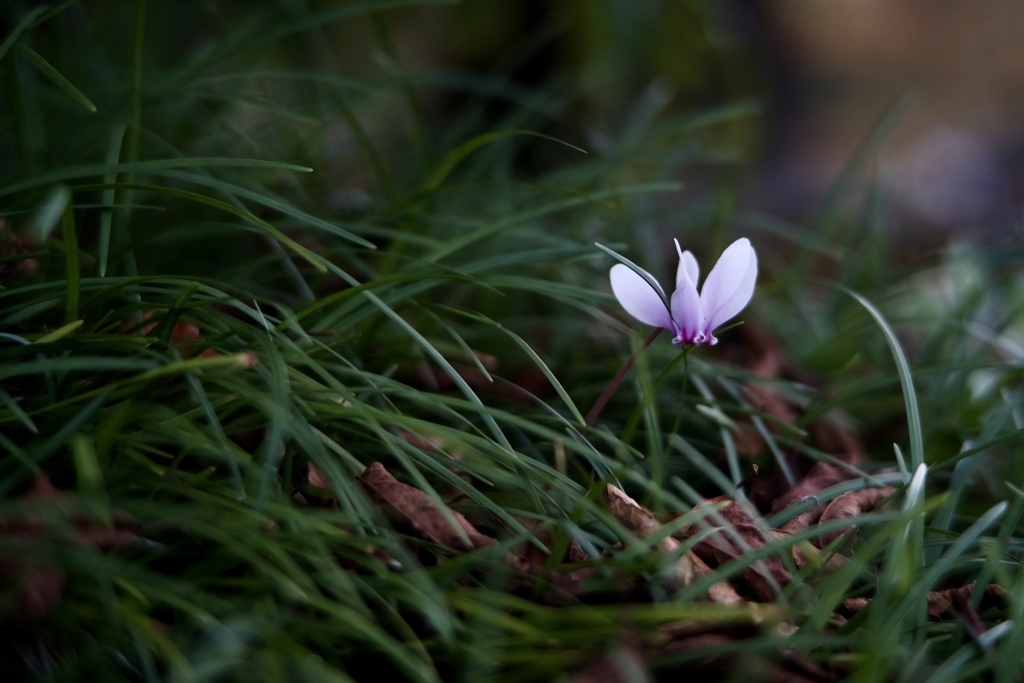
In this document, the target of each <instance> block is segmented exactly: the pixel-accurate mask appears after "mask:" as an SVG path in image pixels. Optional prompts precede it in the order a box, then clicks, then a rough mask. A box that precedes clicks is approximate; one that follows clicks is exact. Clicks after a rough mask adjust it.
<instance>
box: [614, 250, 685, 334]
mask: <svg viewBox="0 0 1024 683" xmlns="http://www.w3.org/2000/svg"><path fill="white" fill-rule="evenodd" d="M644 272H645V273H647V271H646V270H645V271H644ZM647 274H648V275H650V273H647ZM610 277H611V281H612V292H613V293H614V294H615V298H616V299H618V300H619V303H620V304H622V307H623V308H624V309H626V312H627V313H629V314H630V315H631V316H633V317H634V318H636V319H637V320H639V321H640V322H642V323H647V324H648V325H654V326H655V327H664V328H666V329H669V330H671V329H672V317H671V316H670V315H669V313H668V309H667V308H666V307H665V302H664V300H663V299H662V297H663V296H664V293H663V292H662V291H660V286H659V291H655V290H654V289H653V288H652V287H651V286H650V285H649V284H647V282H646V281H645V280H644V279H643V278H642V277H640V276H639V275H637V274H636V273H634V272H633V270H632V269H631V268H630V267H629V266H625V265H623V264H621V263H617V264H615V265H614V266H612V270H611V273H610ZM652 279H653V278H652Z"/></svg>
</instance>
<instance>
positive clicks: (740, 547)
mask: <svg viewBox="0 0 1024 683" xmlns="http://www.w3.org/2000/svg"><path fill="white" fill-rule="evenodd" d="M702 508H715V511H714V512H710V511H709V513H708V514H707V515H706V516H705V517H704V518H703V520H702V521H701V522H699V523H697V524H692V525H690V526H689V527H687V528H686V529H684V530H683V531H682V534H683V535H684V536H686V537H691V536H694V535H696V534H702V538H701V540H700V541H698V542H697V544H696V545H695V546H694V547H693V550H694V552H695V553H696V554H697V555H698V556H699V557H700V558H701V559H702V560H704V561H705V562H706V563H707V564H708V565H710V566H711V567H719V566H721V565H723V564H725V563H727V562H729V561H731V560H734V559H736V558H738V557H740V556H742V555H744V554H746V553H747V552H748V551H749V550H753V549H757V548H760V547H761V546H763V545H764V544H765V543H766V542H767V540H768V539H767V537H766V535H765V532H764V531H762V529H761V527H760V525H758V524H757V522H756V521H755V519H754V517H753V516H752V515H751V513H750V512H749V511H748V510H747V509H745V508H744V506H742V505H740V504H739V503H737V502H736V501H733V500H731V499H729V498H728V497H726V496H719V497H717V498H711V499H709V500H706V501H704V502H702V503H700V504H698V505H696V506H695V507H694V511H695V512H697V511H701V509H702ZM723 523H724V525H725V527H723V526H722V525H723ZM709 528H710V529H714V531H713V532H712V533H710V534H706V533H705V532H704V530H705V529H709ZM735 580H740V581H743V582H744V583H745V584H747V586H748V587H749V588H750V590H751V591H752V592H753V593H754V595H756V596H757V598H758V599H759V600H762V601H764V602H771V601H773V600H774V599H775V597H776V596H777V594H778V591H779V589H780V588H781V587H783V586H785V585H787V584H788V583H789V582H790V581H791V580H792V576H791V575H790V573H789V572H788V571H786V569H785V567H784V566H783V565H782V560H781V559H780V558H778V557H776V556H775V555H769V556H768V557H765V558H763V559H761V560H758V561H757V562H754V563H752V564H750V565H749V566H747V567H745V568H744V569H743V570H742V571H741V572H740V573H739V574H738V575H737V579H734V581H735Z"/></svg>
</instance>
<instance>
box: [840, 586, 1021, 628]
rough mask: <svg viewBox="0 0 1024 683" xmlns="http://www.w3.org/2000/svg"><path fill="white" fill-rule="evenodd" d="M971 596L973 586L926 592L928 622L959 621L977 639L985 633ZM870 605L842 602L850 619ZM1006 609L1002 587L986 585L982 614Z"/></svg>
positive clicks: (850, 600) (860, 601) (862, 600)
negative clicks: (956, 619)
mask: <svg viewBox="0 0 1024 683" xmlns="http://www.w3.org/2000/svg"><path fill="white" fill-rule="evenodd" d="M973 593H974V584H968V585H966V586H957V587H956V588H946V589H944V590H939V591H931V592H929V593H928V619H929V620H931V621H949V620H950V619H954V618H959V619H960V620H961V621H962V622H963V624H964V626H965V627H966V628H967V630H968V632H970V634H971V636H972V637H974V638H976V637H977V636H979V635H981V634H982V633H984V632H985V625H984V624H983V623H982V621H981V619H980V618H979V617H978V614H977V612H976V611H975V610H974V606H973V605H972V604H971V596H972V595H973ZM870 604H871V600H870V599H869V598H848V599H846V600H843V610H844V612H846V614H847V615H850V616H852V615H853V614H856V613H857V612H859V611H861V610H862V609H864V608H865V607H867V606H868V605H870ZM1007 606H1008V603H1007V599H1006V591H1005V590H1004V589H1003V588H1002V587H1001V586H997V585H996V584H989V585H988V586H986V587H985V594H984V595H983V596H982V598H981V609H982V611H984V610H987V609H992V608H997V609H1005V608H1006V607H1007Z"/></svg>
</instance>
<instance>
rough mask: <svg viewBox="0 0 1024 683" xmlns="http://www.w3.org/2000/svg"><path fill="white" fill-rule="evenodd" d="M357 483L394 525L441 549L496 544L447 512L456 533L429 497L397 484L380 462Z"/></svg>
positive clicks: (406, 485)
mask: <svg viewBox="0 0 1024 683" xmlns="http://www.w3.org/2000/svg"><path fill="white" fill-rule="evenodd" d="M359 481H360V482H361V483H362V484H363V486H364V487H365V488H366V490H367V491H368V492H369V494H370V495H371V496H372V497H373V499H374V500H375V501H377V503H378V504H380V505H381V506H383V507H384V509H385V510H386V511H387V512H388V513H389V514H390V516H391V517H392V518H393V519H394V521H395V522H396V523H398V524H400V525H402V526H404V527H408V528H412V529H413V530H415V531H416V532H417V533H418V534H419V535H420V536H422V537H423V538H425V539H427V540H429V541H432V542H434V543H436V544H438V545H440V546H444V547H445V548H448V549H450V550H469V549H474V548H482V547H484V546H488V545H492V544H494V543H497V540H496V539H494V538H491V537H490V536H487V535H485V534H482V533H480V532H479V531H477V530H476V528H475V527H474V526H473V525H472V524H470V523H469V521H468V520H466V518H465V517H464V516H463V515H462V514H461V513H459V512H456V511H455V510H451V509H449V510H448V512H449V514H450V515H451V518H452V519H454V520H455V523H456V524H457V525H458V527H459V529H458V530H456V529H455V528H454V527H453V526H452V524H451V522H450V521H449V518H448V516H446V515H445V514H444V513H443V512H442V511H441V510H440V509H439V508H438V507H437V506H436V505H435V504H434V501H432V500H431V499H430V496H428V495H427V494H426V493H424V492H423V491H420V490H419V489H418V488H415V487H413V486H409V485H408V484H403V483H402V482H400V481H398V480H397V479H395V478H394V477H393V476H391V473H390V472H388V471H387V470H386V469H385V468H384V466H383V465H382V464H380V463H379V462H375V463H373V464H371V465H370V466H369V467H367V468H366V471H364V472H363V474H362V475H361V476H360V477H359ZM459 531H461V532H462V533H459ZM467 541H468V543H467Z"/></svg>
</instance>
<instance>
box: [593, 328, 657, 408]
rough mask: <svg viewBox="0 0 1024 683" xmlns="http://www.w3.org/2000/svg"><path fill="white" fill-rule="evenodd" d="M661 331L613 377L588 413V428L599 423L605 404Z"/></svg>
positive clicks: (649, 339)
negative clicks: (598, 419)
mask: <svg viewBox="0 0 1024 683" xmlns="http://www.w3.org/2000/svg"><path fill="white" fill-rule="evenodd" d="M661 331H662V328H660V327H659V328H658V329H656V330H654V331H653V332H651V334H650V335H648V337H647V339H645V340H644V343H643V344H641V345H640V348H639V349H637V350H636V351H634V352H633V355H632V356H630V357H629V359H628V360H627V361H626V362H625V363H623V364H622V367H621V368H619V371H618V372H617V373H615V377H613V378H612V381H611V382H609V383H608V386H606V387H605V388H604V391H603V392H602V393H601V396H600V397H599V398H598V399H597V402H596V403H594V407H593V408H591V409H590V412H589V413H587V426H588V427H589V426H592V425H593V424H594V423H595V422H596V421H597V418H598V416H599V415H600V414H601V411H602V410H604V406H605V404H606V403H608V399H610V398H611V397H612V394H614V393H615V390H616V389H618V388H619V385H620V384H622V380H623V378H625V376H626V373H628V372H629V371H630V370H631V369H632V367H633V364H634V363H636V359H637V358H639V357H640V354H641V353H643V352H644V351H646V350H647V347H648V346H650V345H651V344H652V343H653V342H654V340H655V339H657V337H658V335H659V334H661Z"/></svg>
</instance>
